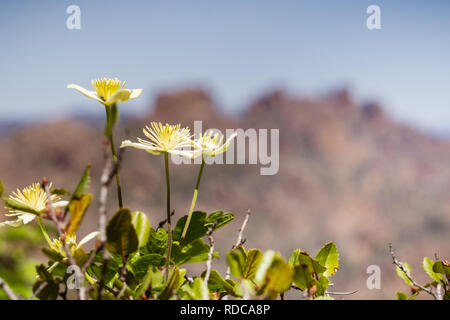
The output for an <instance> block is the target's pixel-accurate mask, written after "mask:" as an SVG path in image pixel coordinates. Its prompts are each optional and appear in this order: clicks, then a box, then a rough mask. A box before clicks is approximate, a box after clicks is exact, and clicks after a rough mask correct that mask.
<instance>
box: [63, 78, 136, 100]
mask: <svg viewBox="0 0 450 320" xmlns="http://www.w3.org/2000/svg"><path fill="white" fill-rule="evenodd" d="M91 83H92V86H93V87H94V89H95V91H91V90H87V89H85V88H83V87H81V86H79V85H77V84H69V85H68V86H67V88H68V89H75V90H78V91H79V92H81V93H82V94H84V95H85V96H86V97H89V98H92V99H94V100H97V101H98V102H100V103H103V104H104V105H106V106H111V105H113V104H116V103H118V102H125V101H128V100H132V99H136V98H137V97H139V96H140V95H141V93H142V89H126V88H125V87H126V84H125V82H121V81H120V80H119V79H117V78H114V79H109V78H102V79H96V80H92V81H91Z"/></svg>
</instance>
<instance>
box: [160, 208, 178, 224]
mask: <svg viewBox="0 0 450 320" xmlns="http://www.w3.org/2000/svg"><path fill="white" fill-rule="evenodd" d="M174 214H175V210H172V212H171V213H170V216H171V217H172V216H173V215H174ZM166 223H167V218H166V219H164V220H163V221H161V222H160V223H159V224H158V229H160V228H162V227H164V225H165V224H166Z"/></svg>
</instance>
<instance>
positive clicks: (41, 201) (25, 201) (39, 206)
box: [0, 183, 68, 228]
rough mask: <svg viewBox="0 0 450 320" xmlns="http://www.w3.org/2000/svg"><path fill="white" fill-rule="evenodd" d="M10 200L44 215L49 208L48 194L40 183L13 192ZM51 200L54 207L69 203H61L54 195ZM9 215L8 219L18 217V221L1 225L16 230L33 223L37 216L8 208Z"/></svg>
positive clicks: (0, 224)
mask: <svg viewBox="0 0 450 320" xmlns="http://www.w3.org/2000/svg"><path fill="white" fill-rule="evenodd" d="M51 186H52V184H51V183H50V184H49V187H50V188H51ZM9 199H10V200H12V201H14V202H17V203H19V204H21V205H24V206H26V207H29V208H30V209H32V210H34V211H36V212H38V213H42V212H44V211H45V209H46V206H47V201H48V199H47V193H46V192H45V190H44V189H43V188H41V185H40V184H39V183H33V184H32V185H31V186H29V187H27V188H24V189H23V190H22V191H20V190H19V189H17V191H16V192H13V193H12V194H11V195H10V196H9ZM51 200H52V203H53V206H54V207H65V206H67V204H68V201H61V199H60V197H59V196H57V195H55V194H53V195H51ZM6 209H8V211H9V212H10V213H9V214H6V216H8V217H17V219H16V220H12V221H5V222H2V223H0V227H1V226H10V227H14V228H18V227H20V226H22V225H24V224H27V223H29V222H31V221H33V220H34V219H35V218H36V214H33V213H30V212H25V211H21V210H18V209H14V208H9V207H6Z"/></svg>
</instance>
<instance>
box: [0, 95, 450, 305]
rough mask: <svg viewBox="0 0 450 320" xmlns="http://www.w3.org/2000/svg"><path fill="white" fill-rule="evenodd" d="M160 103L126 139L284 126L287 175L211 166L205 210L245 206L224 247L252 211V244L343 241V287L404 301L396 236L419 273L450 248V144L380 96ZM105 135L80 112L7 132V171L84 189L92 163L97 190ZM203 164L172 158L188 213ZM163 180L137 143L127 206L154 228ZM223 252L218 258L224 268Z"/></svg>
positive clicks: (182, 209)
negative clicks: (163, 126)
mask: <svg viewBox="0 0 450 320" xmlns="http://www.w3.org/2000/svg"><path fill="white" fill-rule="evenodd" d="M99 109H101V107H100V106H99ZM152 110H153V111H152V112H151V113H148V114H146V115H143V116H142V117H141V118H139V119H123V121H122V122H121V123H120V127H119V128H118V133H117V137H116V141H117V143H119V141H121V140H122V139H125V138H131V139H132V140H135V139H136V137H137V136H140V137H142V133H141V130H142V127H143V126H144V125H145V124H148V123H149V122H150V121H168V122H181V123H182V124H184V125H189V126H190V127H192V126H193V121H194V120H203V128H204V129H207V128H219V129H224V128H244V129H245V128H278V129H280V169H279V173H278V174H277V175H275V176H261V175H260V174H259V166H256V165H252V166H250V165H223V166H218V165H215V166H208V167H207V168H206V169H205V173H204V180H203V181H202V184H201V190H200V194H199V200H198V202H197V203H198V207H197V208H198V209H201V210H214V209H223V210H229V211H232V212H235V213H236V215H237V219H236V222H235V223H234V224H233V225H232V226H229V227H227V228H226V229H224V231H223V232H222V236H219V234H218V236H219V239H218V240H217V243H218V244H219V247H218V249H219V250H221V252H222V253H224V252H225V250H227V249H229V247H231V245H232V244H233V242H234V241H235V238H236V236H237V229H238V226H239V225H240V223H241V221H242V219H243V215H244V212H245V211H246V210H247V209H248V208H250V209H251V210H252V212H253V215H252V217H251V220H250V223H249V227H248V232H247V234H246V238H247V239H248V240H247V245H248V246H261V247H263V248H274V249H277V250H280V251H281V252H282V253H283V254H285V255H287V254H289V252H291V251H292V249H295V248H302V249H305V250H308V251H311V252H315V251H317V250H318V249H319V247H320V245H321V244H323V243H324V242H326V241H330V240H333V241H335V242H336V243H337V245H338V247H339V249H340V254H341V256H340V258H341V270H340V272H338V275H337V276H336V277H335V279H333V281H334V283H335V288H336V290H337V291H344V290H354V289H359V292H358V294H356V295H355V296H354V297H356V298H358V297H359V298H361V297H366V298H375V297H385V298H393V297H394V288H395V289H397V290H406V289H405V287H404V286H403V285H402V282H401V280H397V279H396V278H395V275H394V273H395V272H394V268H393V266H392V264H391V261H390V257H389V255H388V252H387V245H388V243H389V242H392V243H393V244H394V246H395V248H396V251H397V253H398V255H399V257H400V258H401V259H403V260H408V261H409V262H410V263H411V264H412V266H413V269H414V270H416V272H415V274H417V278H418V279H422V277H421V272H419V270H420V269H419V268H420V261H421V258H422V257H423V256H430V257H432V256H434V254H435V253H437V254H438V255H439V256H441V257H447V258H448V257H449V256H450V250H449V249H448V248H449V246H448V243H446V242H448V240H449V236H450V197H449V196H448V195H449V192H450V165H449V164H450V143H449V142H448V141H444V140H440V139H437V138H434V137H431V136H428V135H426V134H424V133H421V132H419V131H417V130H415V129H413V128H411V127H407V126H404V125H401V124H398V123H395V122H393V121H392V120H391V119H389V117H388V116H387V115H386V114H385V113H384V112H383V109H382V108H381V107H380V106H378V105H376V104H370V105H365V106H359V105H356V104H355V103H354V102H353V100H352V97H351V95H350V94H349V93H348V92H347V91H341V92H338V93H336V94H334V95H330V96H328V97H322V98H317V99H302V98H296V97H292V96H290V95H289V94H287V93H285V92H282V91H275V92H271V93H269V94H267V95H266V96H263V97H261V98H260V99H258V100H257V101H255V102H254V103H253V104H252V105H251V106H249V108H248V109H247V111H246V112H244V113H243V114H241V115H240V116H239V117H237V118H231V117H229V116H225V115H223V114H221V113H220V112H219V111H218V110H217V109H216V107H215V106H214V101H212V100H211V97H210V96H209V94H208V93H206V92H203V91H200V90H186V91H180V92H175V93H171V94H163V95H161V96H160V97H159V99H158V100H157V102H156V105H155V106H154V108H152ZM99 112H102V110H99ZM0 130H1V129H0ZM102 132H103V127H102V123H98V125H92V124H88V123H87V122H85V121H81V120H74V119H67V120H66V121H62V122H58V123H49V124H47V125H37V126H34V127H27V128H23V129H20V130H15V131H12V132H10V134H9V136H8V138H6V139H3V140H0V150H2V152H1V153H0V179H2V180H3V181H4V183H5V185H6V187H7V188H9V189H15V188H17V187H22V186H25V185H28V184H30V183H31V182H34V181H39V180H40V179H41V178H42V177H43V176H47V177H48V178H49V179H51V180H52V181H53V182H54V183H55V185H57V186H61V187H67V188H73V187H74V186H75V184H76V181H77V179H78V177H79V175H80V173H81V172H82V170H83V168H84V166H85V165H86V164H87V163H92V165H93V167H92V168H93V170H92V172H93V181H92V182H93V183H92V186H91V191H92V192H93V193H94V194H97V193H98V185H99V184H98V181H99V177H100V172H101V169H102V167H103V161H104V160H103V155H102V150H101V142H102V140H103V136H102ZM197 170H198V167H197V166H195V165H186V166H172V183H173V189H174V194H173V199H174V208H175V211H176V216H181V215H184V214H186V213H187V209H188V205H189V203H190V199H191V195H192V192H193V186H194V180H195V177H196V174H197ZM163 179H164V176H163V163H162V159H161V157H155V156H150V155H148V154H146V153H144V152H142V151H139V150H136V149H128V150H126V153H125V158H124V162H123V168H122V181H123V187H124V190H125V193H124V202H125V205H126V206H128V207H130V208H131V209H133V210H142V211H144V212H146V213H147V214H148V216H149V218H150V220H151V221H152V223H153V225H157V223H158V222H159V221H160V220H162V219H163V218H164V180H163ZM111 196H112V197H113V196H115V194H114V192H113V190H111ZM96 210H97V204H96V203H93V204H92V205H91V207H90V212H89V214H88V218H87V221H86V222H85V229H84V231H85V232H87V231H88V230H93V229H95V228H96V227H97V225H96V223H97V222H96V221H97V220H96V219H97V216H96V214H97V211H96ZM111 211H112V208H110V213H111ZM222 256H223V255H222ZM222 260H223V257H222V258H221V260H219V261H218V262H216V263H217V264H218V266H219V267H220V263H221V262H220V261H222ZM372 264H376V265H379V266H380V267H381V268H382V289H383V291H382V292H380V291H377V290H374V291H369V290H367V289H366V286H365V281H366V280H365V279H366V277H367V276H368V275H366V268H367V266H369V265H372ZM345 281H349V282H348V284H346V285H344V282H345Z"/></svg>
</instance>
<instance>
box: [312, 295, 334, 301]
mask: <svg viewBox="0 0 450 320" xmlns="http://www.w3.org/2000/svg"><path fill="white" fill-rule="evenodd" d="M314 300H334V298H332V297H329V296H320V297H317V298H314Z"/></svg>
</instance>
